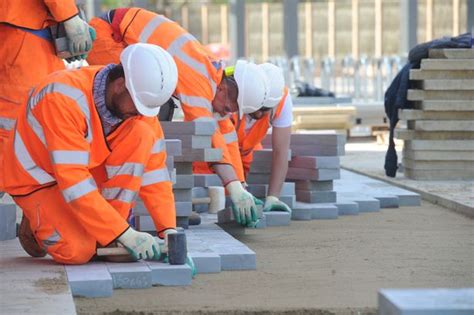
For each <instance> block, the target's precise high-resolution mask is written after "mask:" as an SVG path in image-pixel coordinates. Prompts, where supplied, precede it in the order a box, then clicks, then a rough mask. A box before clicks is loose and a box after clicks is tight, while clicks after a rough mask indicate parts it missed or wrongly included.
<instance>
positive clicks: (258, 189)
mask: <svg viewBox="0 0 474 315" xmlns="http://www.w3.org/2000/svg"><path fill="white" fill-rule="evenodd" d="M247 191H248V192H249V193H251V194H252V195H254V196H255V197H257V198H265V197H266V196H267V191H268V185H267V184H248V187H247Z"/></svg>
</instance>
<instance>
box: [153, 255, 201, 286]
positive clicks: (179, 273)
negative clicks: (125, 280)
mask: <svg viewBox="0 0 474 315" xmlns="http://www.w3.org/2000/svg"><path fill="white" fill-rule="evenodd" d="M146 264H147V265H148V268H150V270H151V282H152V284H153V285H164V286H185V285H190V284H191V282H192V278H193V276H192V271H191V267H189V266H188V265H170V264H167V263H163V262H158V261H147V262H146Z"/></svg>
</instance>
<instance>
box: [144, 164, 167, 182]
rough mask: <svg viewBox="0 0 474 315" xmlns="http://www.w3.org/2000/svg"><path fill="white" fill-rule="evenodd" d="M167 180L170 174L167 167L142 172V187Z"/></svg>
mask: <svg viewBox="0 0 474 315" xmlns="http://www.w3.org/2000/svg"><path fill="white" fill-rule="evenodd" d="M169 181H170V174H169V173H168V169H167V168H166V167H163V168H160V169H157V170H154V171H150V172H146V173H145V174H143V180H142V187H143V186H148V185H153V184H156V183H161V182H169Z"/></svg>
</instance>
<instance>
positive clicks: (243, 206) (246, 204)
mask: <svg viewBox="0 0 474 315" xmlns="http://www.w3.org/2000/svg"><path fill="white" fill-rule="evenodd" d="M226 189H227V191H228V192H229V194H230V198H231V199H232V210H233V212H234V217H235V220H236V221H237V223H239V224H241V225H243V226H246V227H255V224H256V223H257V221H258V218H257V207H256V205H255V197H254V196H253V195H252V194H251V193H249V192H248V191H246V190H245V189H244V187H243V186H242V184H241V183H240V182H239V181H233V182H230V183H229V184H227V186H226Z"/></svg>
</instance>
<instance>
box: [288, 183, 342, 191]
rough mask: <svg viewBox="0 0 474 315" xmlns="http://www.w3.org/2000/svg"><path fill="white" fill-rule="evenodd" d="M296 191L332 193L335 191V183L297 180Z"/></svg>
mask: <svg viewBox="0 0 474 315" xmlns="http://www.w3.org/2000/svg"><path fill="white" fill-rule="evenodd" d="M294 182H295V189H297V190H312V191H330V190H333V189H334V185H333V181H332V180H326V181H311V180H295V181H294Z"/></svg>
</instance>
